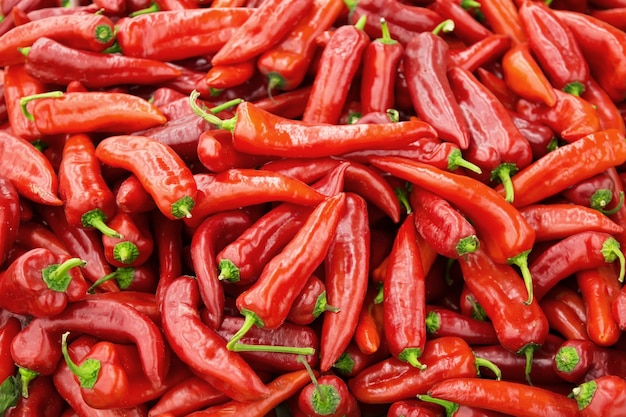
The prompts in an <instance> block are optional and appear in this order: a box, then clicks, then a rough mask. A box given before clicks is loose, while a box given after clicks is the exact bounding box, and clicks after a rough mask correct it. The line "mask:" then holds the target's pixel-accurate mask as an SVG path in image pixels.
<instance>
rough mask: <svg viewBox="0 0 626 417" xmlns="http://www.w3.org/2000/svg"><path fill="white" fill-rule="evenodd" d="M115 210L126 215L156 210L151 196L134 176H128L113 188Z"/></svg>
mask: <svg viewBox="0 0 626 417" xmlns="http://www.w3.org/2000/svg"><path fill="white" fill-rule="evenodd" d="M113 193H114V195H115V205H116V206H117V209H119V210H121V211H124V212H127V213H134V214H137V213H147V212H149V211H151V210H154V209H156V208H157V206H156V203H155V202H154V200H153V199H152V196H151V195H150V194H149V193H148V192H147V191H146V189H145V188H143V185H142V184H141V182H140V181H139V178H137V177H136V176H135V175H133V174H130V175H129V176H128V177H126V178H125V179H123V180H122V181H121V182H120V183H119V184H117V185H116V186H115V187H114V188H113Z"/></svg>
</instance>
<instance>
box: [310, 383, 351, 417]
mask: <svg viewBox="0 0 626 417" xmlns="http://www.w3.org/2000/svg"><path fill="white" fill-rule="evenodd" d="M311 379H312V382H311V383H309V384H307V385H305V386H304V388H302V390H301V391H300V393H299V394H298V406H299V407H298V408H299V409H300V410H301V411H302V412H303V413H304V414H305V415H306V416H309V417H321V416H330V417H341V416H345V415H346V413H347V411H348V410H349V409H350V407H351V406H352V405H353V403H355V402H356V400H355V399H354V396H353V395H352V394H351V393H350V391H349V389H348V385H347V384H346V382H345V381H344V380H343V379H342V378H340V377H338V376H337V375H331V374H326V375H322V376H321V377H319V378H316V377H315V376H314V375H313V374H312V377H311Z"/></svg>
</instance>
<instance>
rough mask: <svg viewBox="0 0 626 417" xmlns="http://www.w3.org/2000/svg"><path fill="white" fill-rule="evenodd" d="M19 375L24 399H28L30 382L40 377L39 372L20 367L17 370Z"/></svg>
mask: <svg viewBox="0 0 626 417" xmlns="http://www.w3.org/2000/svg"><path fill="white" fill-rule="evenodd" d="M17 372H18V374H19V375H20V385H21V386H22V389H21V391H22V397H24V398H28V395H29V394H28V385H29V384H30V381H32V380H33V379H35V378H36V377H37V376H39V372H37V371H33V370H32V369H28V368H23V367H21V366H20V367H18V370H17Z"/></svg>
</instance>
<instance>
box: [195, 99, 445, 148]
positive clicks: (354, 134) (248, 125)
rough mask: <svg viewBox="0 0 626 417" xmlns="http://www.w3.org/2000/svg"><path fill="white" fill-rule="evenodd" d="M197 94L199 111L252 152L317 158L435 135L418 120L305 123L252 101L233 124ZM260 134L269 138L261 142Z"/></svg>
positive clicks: (239, 108)
mask: <svg viewBox="0 0 626 417" xmlns="http://www.w3.org/2000/svg"><path fill="white" fill-rule="evenodd" d="M196 97H197V93H195V94H192V95H191V97H190V98H191V103H192V106H195V107H196V112H197V113H198V114H199V115H201V117H203V118H205V119H206V120H208V121H209V122H210V123H216V124H218V125H221V127H223V128H229V129H230V128H232V129H234V130H233V145H234V147H235V149H236V150H238V151H240V152H246V153H251V154H263V155H272V156H284V157H290V158H294V157H296V158H297V157H306V158H315V157H323V156H332V155H342V154H345V153H347V152H351V151H357V150H362V149H389V148H394V147H397V146H401V145H402V144H408V143H411V142H413V141H414V140H417V139H419V138H423V137H434V136H435V132H434V130H433V129H432V127H430V125H428V124H427V123H425V122H423V121H419V120H413V121H406V122H398V123H386V124H352V125H338V126H335V125H329V124H317V123H306V122H303V121H298V120H291V119H285V118H283V117H279V116H276V115H273V114H271V113H269V112H266V111H264V110H261V109H260V108H258V107H256V106H254V105H253V104H252V103H249V102H243V103H241V104H239V106H237V111H236V114H235V117H236V120H237V121H236V123H235V125H234V127H232V126H228V125H232V122H228V123H227V121H222V120H219V119H217V118H213V117H211V116H209V115H207V114H206V113H205V112H203V111H202V110H201V109H199V108H197V105H196V104H195V98H196ZM259 135H261V137H265V138H267V139H266V140H263V141H260V140H259V137H260V136H259ZM270 138H271V139H270ZM302 138H306V140H302ZM337 138H341V140H337Z"/></svg>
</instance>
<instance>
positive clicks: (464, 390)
mask: <svg viewBox="0 0 626 417" xmlns="http://www.w3.org/2000/svg"><path fill="white" fill-rule="evenodd" d="M428 395H430V396H431V397H434V398H440V399H444V400H448V401H452V402H454V403H457V404H459V405H466V406H470V407H479V408H485V409H487V410H492V411H498V412H501V413H504V414H510V415H511V416H517V417H535V416H545V415H550V416H555V417H557V416H559V417H573V416H576V415H577V413H578V407H577V406H576V402H575V401H574V400H573V399H571V398H568V397H567V396H565V395H563V394H559V393H556V392H553V391H551V390H549V389H547V388H540V387H534V386H529V385H528V384H526V383H522V382H514V381H506V380H500V381H497V380H492V379H483V378H466V377H463V378H450V379H447V380H445V381H441V382H439V383H437V384H436V385H434V386H433V387H432V388H431V389H429V390H428Z"/></svg>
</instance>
